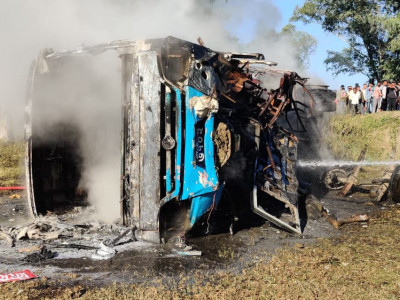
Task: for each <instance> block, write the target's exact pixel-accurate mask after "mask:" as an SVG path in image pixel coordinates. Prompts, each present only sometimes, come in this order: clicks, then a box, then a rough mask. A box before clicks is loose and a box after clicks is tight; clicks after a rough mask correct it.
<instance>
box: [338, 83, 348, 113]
mask: <svg viewBox="0 0 400 300" xmlns="http://www.w3.org/2000/svg"><path fill="white" fill-rule="evenodd" d="M336 99H337V101H338V102H337V109H336V112H337V113H338V114H340V115H343V114H345V113H346V100H347V93H346V90H345V88H344V85H343V84H342V85H341V86H340V89H339V90H338V91H337V93H336Z"/></svg>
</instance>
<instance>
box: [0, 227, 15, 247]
mask: <svg viewBox="0 0 400 300" xmlns="http://www.w3.org/2000/svg"><path fill="white" fill-rule="evenodd" d="M0 238H1V239H4V240H6V241H7V242H8V244H9V246H10V247H14V246H15V243H14V239H13V238H12V236H11V235H9V234H8V233H5V232H3V231H1V230H0Z"/></svg>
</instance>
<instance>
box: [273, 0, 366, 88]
mask: <svg viewBox="0 0 400 300" xmlns="http://www.w3.org/2000/svg"><path fill="white" fill-rule="evenodd" d="M304 2H305V1H304V0H272V3H273V4H274V5H275V6H276V7H277V8H278V9H279V12H280V13H281V22H280V23H279V24H277V27H276V28H275V29H276V30H277V31H280V29H281V28H282V27H283V26H285V25H286V24H288V22H289V19H290V17H291V16H292V14H293V11H294V9H295V8H296V6H299V7H300V6H302V5H303V3H304ZM293 24H294V25H295V26H296V28H297V29H298V30H300V31H304V32H307V33H309V34H311V35H312V36H314V37H315V38H316V39H317V43H318V44H317V49H316V50H315V52H314V53H313V54H312V55H311V57H310V66H309V72H310V77H311V78H310V82H312V75H313V74H315V75H317V76H318V77H319V78H321V79H322V80H323V81H324V82H325V83H326V84H328V85H329V86H330V88H331V89H334V90H335V89H337V88H338V87H339V86H340V85H341V84H344V85H345V86H348V85H353V86H354V85H355V83H358V84H360V85H362V84H363V83H365V82H366V81H367V80H368V78H367V77H366V76H365V75H363V74H356V75H353V76H349V75H344V74H343V75H339V76H338V77H337V78H335V77H333V75H332V74H331V73H330V72H328V71H326V66H325V64H324V60H325V59H326V57H327V51H328V50H333V51H340V50H342V49H343V48H345V47H346V43H345V42H343V41H342V40H341V39H339V38H338V37H336V36H335V35H333V34H330V33H326V32H324V31H323V30H322V28H321V26H319V25H318V24H307V25H304V24H302V23H301V22H296V23H293Z"/></svg>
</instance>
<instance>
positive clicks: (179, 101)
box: [164, 88, 183, 202]
mask: <svg viewBox="0 0 400 300" xmlns="http://www.w3.org/2000/svg"><path fill="white" fill-rule="evenodd" d="M174 91H175V98H176V99H175V100H176V158H175V187H174V190H173V192H172V193H171V194H169V195H167V196H166V197H165V198H164V201H165V202H167V201H169V200H171V199H173V198H175V197H177V196H178V195H179V191H180V188H181V167H182V166H181V164H182V147H183V146H182V98H181V91H180V90H179V89H177V88H175V89H174ZM168 171H169V170H167V174H166V176H167V178H168ZM169 176H171V174H169ZM167 182H168V180H167ZM167 191H168V186H167Z"/></svg>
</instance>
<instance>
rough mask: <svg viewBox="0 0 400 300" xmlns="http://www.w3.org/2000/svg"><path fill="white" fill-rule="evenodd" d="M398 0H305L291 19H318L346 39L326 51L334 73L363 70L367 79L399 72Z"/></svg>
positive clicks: (304, 21)
mask: <svg viewBox="0 0 400 300" xmlns="http://www.w3.org/2000/svg"><path fill="white" fill-rule="evenodd" d="M399 8H400V4H399V1H398V0H306V1H305V3H304V4H303V6H302V7H297V8H296V10H295V12H294V14H293V16H292V18H291V21H302V22H303V23H305V24H309V23H317V24H320V25H321V26H322V28H323V29H324V30H325V31H327V32H330V33H333V34H335V35H336V36H338V37H339V38H341V39H342V40H344V41H346V42H347V44H348V47H346V48H345V49H343V50H342V51H341V52H336V51H328V56H327V58H326V60H325V64H326V66H327V69H328V70H330V71H332V72H333V74H334V75H338V74H341V73H347V74H355V73H362V74H365V75H367V76H368V77H369V78H370V79H383V78H387V79H389V78H397V77H399V76H400V40H399V37H398V35H399V33H400V17H399Z"/></svg>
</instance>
